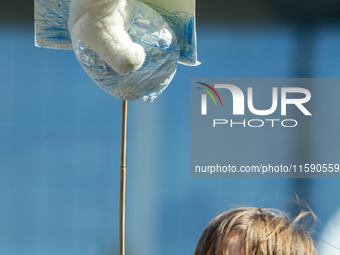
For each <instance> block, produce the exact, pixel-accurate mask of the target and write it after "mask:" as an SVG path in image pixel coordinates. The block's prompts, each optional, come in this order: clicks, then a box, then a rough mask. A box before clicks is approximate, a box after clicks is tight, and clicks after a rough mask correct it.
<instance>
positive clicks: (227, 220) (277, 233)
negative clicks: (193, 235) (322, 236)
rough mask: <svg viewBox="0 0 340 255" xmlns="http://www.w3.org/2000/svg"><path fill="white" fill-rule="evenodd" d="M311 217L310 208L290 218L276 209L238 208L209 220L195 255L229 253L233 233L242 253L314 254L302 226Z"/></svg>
mask: <svg viewBox="0 0 340 255" xmlns="http://www.w3.org/2000/svg"><path fill="white" fill-rule="evenodd" d="M314 219H315V216H314V214H313V212H312V211H311V210H310V209H309V211H303V212H301V213H300V214H299V215H298V216H297V217H296V218H295V220H294V221H291V220H290V218H289V217H288V215H287V214H286V213H283V212H282V211H278V210H270V209H261V208H252V207H244V208H238V209H235V210H232V211H229V212H225V213H222V214H221V215H219V216H217V217H216V218H215V219H213V220H212V221H211V222H210V223H209V225H208V227H207V228H206V229H205V231H204V232H203V234H202V236H201V238H200V240H199V242H198V244H197V247H196V251H195V253H194V255H228V245H229V244H230V241H231V239H232V238H233V237H236V236H238V240H241V241H240V243H239V244H238V247H240V254H242V255H316V251H315V247H314V244H313V240H312V238H311V236H310V235H309V233H308V232H307V231H305V230H304V229H303V228H305V227H306V224H307V223H308V222H310V220H312V221H313V220H314ZM301 222H302V225H300V223H301Z"/></svg>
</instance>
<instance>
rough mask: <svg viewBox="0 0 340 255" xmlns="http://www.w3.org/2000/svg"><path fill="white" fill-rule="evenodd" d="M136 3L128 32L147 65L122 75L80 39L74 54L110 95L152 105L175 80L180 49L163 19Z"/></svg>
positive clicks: (75, 46) (127, 27) (146, 7)
mask: <svg viewBox="0 0 340 255" xmlns="http://www.w3.org/2000/svg"><path fill="white" fill-rule="evenodd" d="M133 1H135V5H134V9H133V11H132V12H131V15H130V20H129V22H127V23H126V30H127V31H128V33H129V35H130V37H131V39H132V40H133V41H134V42H136V43H138V44H140V45H141V46H143V48H144V50H145V53H146V58H145V62H144V64H143V65H142V67H141V68H140V69H138V70H137V71H135V72H133V73H130V74H127V75H120V74H118V73H117V72H115V71H114V70H113V69H112V68H111V67H110V66H109V65H108V64H107V63H106V62H105V61H104V60H103V59H101V58H100V57H99V56H98V54H97V53H96V52H95V51H94V50H92V49H89V48H86V47H85V46H84V45H83V43H82V42H81V41H80V40H78V41H77V42H76V43H75V44H74V52H75V55H76V57H77V59H78V60H79V62H80V64H81V65H82V67H83V68H84V69H85V71H86V72H87V73H88V75H89V76H90V77H91V78H92V79H93V80H94V81H95V82H96V83H97V84H98V85H99V87H101V88H102V89H103V90H105V91H106V92H107V93H109V94H110V95H112V96H114V97H116V98H118V99H121V100H125V101H134V100H138V99H143V100H144V101H145V102H152V101H153V100H154V99H155V98H156V97H157V96H158V95H159V94H160V93H162V92H163V91H164V90H165V89H166V87H167V86H168V85H169V83H170V82H171V80H172V78H173V77H174V75H175V73H176V69H177V61H178V58H179V54H180V48H179V46H178V44H177V40H176V36H175V34H174V32H173V31H172V29H171V28H170V26H169V25H168V24H167V23H166V22H165V20H164V19H163V18H162V16H160V15H159V14H158V13H157V12H156V11H154V10H153V9H151V8H150V7H148V6H146V5H145V4H143V3H141V2H139V1H137V0H133Z"/></svg>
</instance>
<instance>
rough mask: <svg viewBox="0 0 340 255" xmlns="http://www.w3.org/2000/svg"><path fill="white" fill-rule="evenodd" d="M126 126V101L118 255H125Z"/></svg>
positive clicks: (124, 106) (123, 123) (123, 113)
mask: <svg viewBox="0 0 340 255" xmlns="http://www.w3.org/2000/svg"><path fill="white" fill-rule="evenodd" d="M126 126H127V101H123V104H122V135H121V136H122V137H121V147H120V196H119V255H125V189H126Z"/></svg>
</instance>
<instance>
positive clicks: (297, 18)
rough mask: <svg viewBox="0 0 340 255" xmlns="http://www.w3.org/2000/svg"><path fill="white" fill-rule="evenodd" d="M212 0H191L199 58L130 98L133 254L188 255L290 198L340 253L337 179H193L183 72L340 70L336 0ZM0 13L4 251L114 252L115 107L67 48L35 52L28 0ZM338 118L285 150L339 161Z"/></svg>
mask: <svg viewBox="0 0 340 255" xmlns="http://www.w3.org/2000/svg"><path fill="white" fill-rule="evenodd" d="M206 2H207V1H204V2H203V1H199V0H198V1H197V36H198V58H199V60H200V61H201V62H202V65H200V66H198V67H187V66H181V65H179V66H178V71H177V74H176V76H175V78H174V80H173V81H172V83H171V84H170V86H169V87H168V89H167V90H166V91H165V92H164V93H163V94H161V95H160V96H159V98H157V99H156V100H155V102H154V103H152V104H146V103H144V102H142V101H138V102H131V103H129V106H128V108H129V109H128V144H127V216H126V218H127V220H126V224H127V230H126V231H127V255H134V254H138V255H159V254H163V255H173V254H178V255H182V254H183V255H186V254H193V252H194V250H195V246H196V243H197V240H198V239H199V237H200V235H201V233H202V231H203V230H204V228H205V226H206V225H207V223H208V222H209V221H210V220H211V219H212V218H213V217H215V216H216V215H217V214H219V213H221V212H223V211H224V210H227V209H228V208H230V206H232V205H243V206H256V207H273V208H278V209H280V208H281V207H282V205H283V204H284V203H285V202H286V201H289V200H291V199H294V198H295V195H298V196H299V197H300V198H301V199H304V200H306V201H307V203H308V204H309V205H310V206H311V208H312V209H313V210H314V212H315V213H316V215H317V216H318V217H319V219H320V223H319V224H318V227H317V234H318V236H319V237H321V238H322V239H323V240H324V241H326V242H329V243H331V244H332V245H335V246H337V247H338V248H340V213H339V211H340V185H339V184H340V180H338V179H298V180H295V179H190V177H189V175H190V173H189V163H190V162H189V154H190V153H189V150H190V144H189V140H190V139H189V138H190V137H189V135H190V123H189V115H190V111H189V83H190V78H194V77H195V78H200V77H204V78H205V77H213V78H214V77H235V78H243V77H280V78H284V77H339V74H340V52H339V45H340V20H338V19H337V16H340V15H337V14H340V11H339V10H340V7H339V3H337V2H336V1H331V0H327V1H321V0H313V1H310V3H309V4H308V6H306V4H303V3H302V2H303V1H294V2H293V1H279V0H278V1H249V0H247V1H242V3H241V2H240V1H236V0H234V1H230V2H229V1H222V0H214V1H212V2H209V3H206ZM0 14H1V19H0V21H1V23H0V49H1V61H0V72H1V80H0V89H1V93H0V254H1V255H2V254H3V255H61V254H69V255H78V254H79V255H80V254H88V255H97V254H103V255H106V254H108V255H109V254H110V255H113V254H118V253H117V251H118V205H119V201H118V196H119V164H120V163H119V157H120V121H121V101H119V100H117V99H115V98H113V97H111V96H109V95H108V94H106V93H105V92H104V91H102V90H101V89H100V88H99V87H97V85H96V84H95V83H94V82H93V81H92V80H91V79H90V78H89V77H88V76H87V74H86V73H85V72H84V71H83V69H82V68H81V66H80V65H79V63H78V62H77V60H76V58H75V56H74V54H73V52H72V51H63V50H50V49H43V48H35V47H34V35H33V33H34V31H33V1H19V0H16V1H11V2H5V3H4V8H2V10H1V12H0ZM339 94H340V87H339ZM320 97H321V98H324V99H325V100H328V99H329V95H327V93H326V92H323V91H322V90H320ZM338 98H339V97H338V96H337V95H333V97H332V99H331V100H333V105H334V107H340V102H339V100H338ZM314 107H315V109H317V108H320V107H322V105H321V104H320V105H314ZM323 121H325V122H327V121H328V116H325V117H324V120H323ZM339 125H340V117H339V118H336V120H335V121H334V125H332V126H331V127H329V128H328V130H327V134H324V136H323V139H319V133H318V126H316V127H315V128H314V129H313V128H312V129H311V130H306V132H304V133H303V134H301V136H300V137H299V138H298V139H297V140H296V141H297V142H296V144H292V145H291V146H292V153H291V154H290V155H286V154H284V157H289V159H290V160H291V161H292V162H297V163H298V162H308V161H314V162H317V161H318V160H324V159H326V160H327V159H328V158H329V157H330V154H331V155H332V157H334V155H335V156H336V155H339V153H340V146H334V140H338V139H339V138H338V137H337V136H336V134H337V131H338V130H339ZM319 128H320V127H319ZM236 139H237V138H235V141H236ZM321 140H322V141H321ZM327 141H329V145H330V146H327ZM233 142H234V141H230V143H233ZM301 144H304V145H305V147H304V148H300V146H301ZM306 148H307V149H306ZM285 159H287V158H285ZM326 163H329V162H326ZM319 246H320V247H319V250H320V254H324V255H328V254H340V251H339V250H337V249H335V248H332V247H331V246H330V245H322V242H320V245H319Z"/></svg>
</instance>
